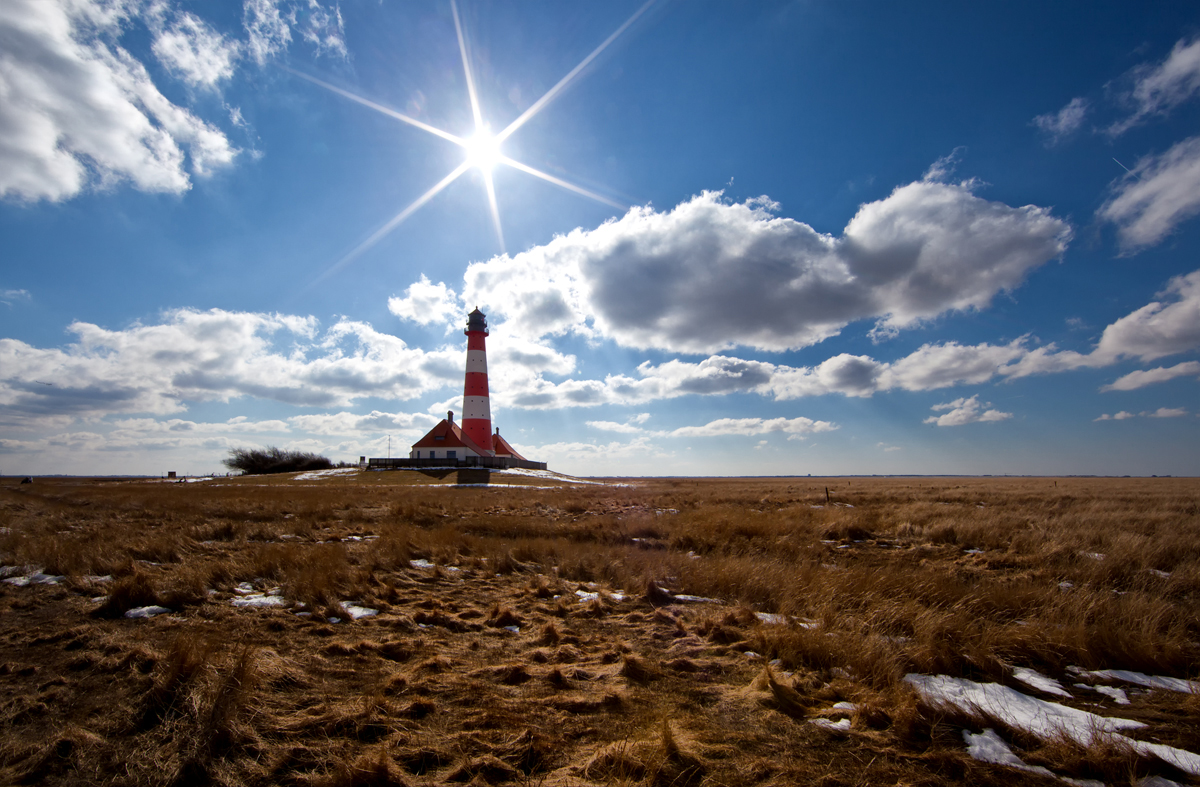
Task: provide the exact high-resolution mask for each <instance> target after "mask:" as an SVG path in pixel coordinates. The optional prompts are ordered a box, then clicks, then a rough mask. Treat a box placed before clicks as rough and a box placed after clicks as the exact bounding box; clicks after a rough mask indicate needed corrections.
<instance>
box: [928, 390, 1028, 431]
mask: <svg viewBox="0 0 1200 787" xmlns="http://www.w3.org/2000/svg"><path fill="white" fill-rule="evenodd" d="M991 406H992V405H991V402H988V403H985V404H980V403H979V394H976V395H974V396H972V397H971V398H970V399H955V400H954V401H953V402H945V403H943V404H935V405H934V406H933V407H931V408H929V409H930V410H933V411H935V412H938V411H941V410H947V411H948V412H946V413H944V414H942V415H931V416H929V417H928V418H926V419H925V423H927V424H937V425H938V426H964V425H966V424H974V423H983V422H987V421H1005V420H1007V419H1009V418H1012V413H1002V412H1000V411H999V410H985V409H984V408H985V407H991Z"/></svg>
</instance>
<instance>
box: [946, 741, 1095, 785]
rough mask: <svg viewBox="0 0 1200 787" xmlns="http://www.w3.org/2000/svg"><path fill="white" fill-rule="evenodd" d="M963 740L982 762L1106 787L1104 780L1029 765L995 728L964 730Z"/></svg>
mask: <svg viewBox="0 0 1200 787" xmlns="http://www.w3.org/2000/svg"><path fill="white" fill-rule="evenodd" d="M963 740H964V741H966V743H967V754H969V755H971V756H972V757H973V758H975V759H976V760H979V761H980V762H988V763H992V764H993V765H1007V766H1008V767H1010V768H1017V769H1019V770H1022V771H1028V772H1029V773H1036V774H1040V775H1042V776H1049V777H1050V778H1052V779H1054V778H1062V780H1063V781H1065V782H1068V783H1069V784H1075V785H1078V787H1104V782H1098V781H1094V780H1092V779H1068V778H1065V777H1059V776H1056V775H1055V774H1054V773H1053V772H1051V771H1050V770H1049V769H1047V768H1043V767H1042V766H1040V765H1029V764H1027V763H1026V762H1025V761H1024V760H1022V759H1021V758H1020V757H1018V756H1017V755H1016V753H1015V752H1014V751H1013V750H1012V749H1010V748H1009V747H1008V744H1007V743H1005V742H1004V739H1003V738H1001V737H1000V736H999V735H997V734H996V731H995V730H992V729H986V730H984V731H983V732H981V733H979V734H975V733H973V732H971V731H970V730H963Z"/></svg>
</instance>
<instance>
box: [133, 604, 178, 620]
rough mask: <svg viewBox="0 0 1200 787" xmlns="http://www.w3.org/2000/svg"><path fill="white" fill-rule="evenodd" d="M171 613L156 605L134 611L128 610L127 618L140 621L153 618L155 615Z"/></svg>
mask: <svg viewBox="0 0 1200 787" xmlns="http://www.w3.org/2000/svg"><path fill="white" fill-rule="evenodd" d="M170 611H171V610H169V609H167V608H166V607H160V606H158V605H156V604H151V605H150V606H148V607H134V608H133V609H129V610H126V611H125V617H127V618H130V619H131V620H138V619H140V618H152V617H154V616H155V615H166V614H168V613H169V612H170Z"/></svg>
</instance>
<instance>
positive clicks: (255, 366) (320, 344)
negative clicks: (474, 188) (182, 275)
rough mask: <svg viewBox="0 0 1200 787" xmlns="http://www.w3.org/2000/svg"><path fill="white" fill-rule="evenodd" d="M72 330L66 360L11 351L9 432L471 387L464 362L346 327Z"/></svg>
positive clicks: (288, 321) (276, 321)
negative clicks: (60, 420)
mask: <svg viewBox="0 0 1200 787" xmlns="http://www.w3.org/2000/svg"><path fill="white" fill-rule="evenodd" d="M68 330H69V331H70V332H71V333H73V334H74V335H75V337H76V341H75V342H74V343H72V344H70V345H68V346H66V347H65V348H61V349H59V348H50V349H46V348H39V347H33V346H31V345H29V344H26V343H25V342H21V341H18V340H15V339H0V367H2V368H3V369H4V370H5V379H4V380H2V381H0V422H2V423H11V422H13V421H17V422H20V421H28V420H29V419H36V418H39V417H43V416H50V417H53V416H61V415H63V414H71V415H76V416H88V417H101V416H104V415H108V414H114V413H149V414H155V415H162V414H170V413H175V412H178V411H181V410H183V409H186V407H187V403H189V402H203V401H213V400H219V401H229V400H231V399H233V398H236V397H241V396H250V397H257V398H262V399H271V400H275V401H279V402H284V403H288V404H293V405H306V406H322V407H329V406H336V405H345V404H348V403H350V402H353V401H355V400H358V399H362V398H366V397H381V398H388V399H410V398H413V397H416V396H418V395H420V394H422V393H424V392H426V391H430V390H435V389H437V388H439V387H441V386H443V385H445V384H446V383H447V382H457V381H459V380H461V379H462V377H461V375H462V371H461V368H460V366H461V352H460V351H459V350H457V349H455V350H449V349H446V350H439V351H435V352H427V351H424V350H418V349H413V348H410V347H408V346H407V345H406V344H405V343H404V342H403V341H402V340H400V339H398V338H396V337H394V336H389V335H387V334H383V333H379V332H378V331H375V330H374V329H373V328H371V326H369V325H367V324H365V323H361V322H354V321H351V320H345V319H343V320H341V321H339V322H337V323H335V324H334V325H332V326H330V327H329V328H328V329H326V330H325V331H324V332H321V331H320V330H319V326H318V324H317V321H316V320H315V319H314V318H312V317H298V316H293V315H280V314H258V313H246V312H227V311H222V310H220V309H212V310H209V311H205V312H201V311H195V310H190V309H179V310H175V311H171V312H167V313H166V314H164V315H163V317H162V320H161V321H160V322H159V323H156V324H152V325H140V324H139V325H134V326H131V327H129V328H126V329H123V330H115V331H114V330H107V329H104V328H101V327H99V326H97V325H93V324H90V323H83V322H77V323H73V324H72V325H71V326H70V327H69V329H68ZM46 383H49V384H46Z"/></svg>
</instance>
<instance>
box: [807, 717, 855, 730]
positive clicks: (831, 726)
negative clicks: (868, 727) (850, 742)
mask: <svg viewBox="0 0 1200 787" xmlns="http://www.w3.org/2000/svg"><path fill="white" fill-rule="evenodd" d="M810 721H811V722H812V723H813V724H815V725H817V726H818V727H824V728H825V729H827V730H832V731H833V732H849V731H850V720H849V719H839V720H838V721H832V720H830V719H811V720H810Z"/></svg>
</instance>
